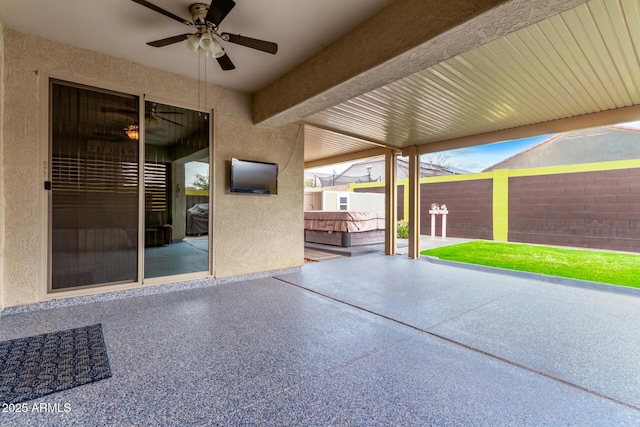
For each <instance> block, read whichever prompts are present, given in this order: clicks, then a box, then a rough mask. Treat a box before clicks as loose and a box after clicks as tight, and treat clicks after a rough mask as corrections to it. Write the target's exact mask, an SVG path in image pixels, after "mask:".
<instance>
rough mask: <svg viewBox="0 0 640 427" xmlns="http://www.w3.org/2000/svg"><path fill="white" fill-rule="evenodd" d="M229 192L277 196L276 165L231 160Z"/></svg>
mask: <svg viewBox="0 0 640 427" xmlns="http://www.w3.org/2000/svg"><path fill="white" fill-rule="evenodd" d="M230 187H231V192H233V193H253V194H278V165H277V164H276V163H266V162H256V161H251V160H241V159H235V158H232V159H231V186H230Z"/></svg>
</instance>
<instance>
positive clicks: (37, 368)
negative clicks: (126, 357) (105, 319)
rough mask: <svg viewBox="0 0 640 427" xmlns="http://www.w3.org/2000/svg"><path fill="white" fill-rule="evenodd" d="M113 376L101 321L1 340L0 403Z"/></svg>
mask: <svg viewBox="0 0 640 427" xmlns="http://www.w3.org/2000/svg"><path fill="white" fill-rule="evenodd" d="M110 376H111V368H110V367H109V359H108V357H107V349H106V347H105V345H104V337H103V336H102V325H100V324H98V325H91V326H85V327H83V328H76V329H68V330H66V331H59V332H52V333H49V334H42V335H35V336H32V337H27V338H19V339H15V340H9V341H2V342H0V403H20V402H24V401H26V400H31V399H36V398H38V397H42V396H46V395H48V394H51V393H55V392H58V391H62V390H68V389H70V388H73V387H77V386H80V385H84V384H88V383H92V382H94V381H98V380H102V379H105V378H109V377H110Z"/></svg>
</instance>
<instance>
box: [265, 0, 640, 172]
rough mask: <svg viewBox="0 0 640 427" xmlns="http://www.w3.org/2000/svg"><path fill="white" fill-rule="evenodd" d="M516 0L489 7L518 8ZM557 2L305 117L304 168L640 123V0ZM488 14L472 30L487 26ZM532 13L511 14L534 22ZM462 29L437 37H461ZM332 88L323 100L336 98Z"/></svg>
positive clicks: (417, 56) (416, 54)
mask: <svg viewBox="0 0 640 427" xmlns="http://www.w3.org/2000/svg"><path fill="white" fill-rule="evenodd" d="M514 3H518V2H506V3H503V4H501V5H500V6H497V7H495V8H494V9H492V11H490V12H496V11H499V9H500V8H501V7H503V8H506V7H511V8H514V7H516V6H520V7H521V6H522V5H514ZM520 3H523V2H520ZM524 3H527V2H524ZM547 3H554V2H547ZM555 3H556V6H557V7H560V6H564V7H565V10H564V11H561V12H560V13H555V14H552V15H549V16H548V17H544V19H541V20H537V21H535V22H534V23H531V24H527V25H522V27H521V28H519V29H517V30H516V31H511V32H508V33H507V34H504V35H500V36H499V37H496V36H495V35H493V39H492V40H490V41H488V42H486V43H483V42H482V40H476V41H475V43H477V46H474V47H473V48H471V49H468V50H464V51H462V50H463V49H464V46H458V48H459V50H461V51H460V52H455V50H454V52H455V54H454V55H450V57H449V58H447V59H445V60H442V61H437V62H434V61H433V57H434V55H427V58H426V59H425V56H424V49H425V48H426V49H429V48H430V49H435V48H436V47H437V46H438V44H437V43H435V45H434V39H431V40H430V41H427V42H425V43H424V44H422V45H421V46H418V47H417V48H415V49H412V50H410V51H409V52H408V55H409V62H411V61H410V60H411V58H413V60H414V61H415V62H417V63H428V62H429V61H431V62H434V63H433V64H431V65H429V66H428V67H425V68H424V69H421V70H419V71H417V72H412V73H410V74H408V75H406V76H405V77H403V78H400V79H398V80H396V81H392V82H387V83H386V84H383V85H381V86H379V87H375V88H372V89H371V90H367V91H365V92H363V93H361V94H358V95H356V96H352V97H349V98H348V99H344V100H342V101H341V102H339V103H337V104H336V105H332V106H328V107H327V108H322V109H319V110H318V111H313V112H312V113H311V114H309V115H307V116H305V117H301V118H300V119H301V120H300V121H301V122H302V123H304V124H305V125H306V132H305V167H313V166H321V165H324V164H330V163H335V162H338V161H346V160H350V159H355V158H361V157H366V156H369V155H375V154H380V153H381V152H383V151H381V148H392V149H397V150H402V149H405V148H407V147H410V146H418V152H419V153H428V152H436V151H440V150H445V149H452V148H461V147H465V146H470V145H478V144H484V143H491V142H498V141H504V140H508V139H517V138H523V137H528V136H534V135H543V134H547V133H555V132H560V131H564V130H571V129H577V128H583V127H592V126H599V125H606V124H612V123H617V122H623V121H633V120H638V119H640V78H639V77H638V76H640V1H638V0H591V1H588V2H582V1H581V2H561V1H558V2H555ZM576 3H579V4H576ZM568 6H570V7H569V8H567V7H568ZM553 11H554V10H553V9H550V8H547V10H544V11H542V12H541V13H547V14H549V13H551V12H553ZM487 15H488V14H487V13H485V14H484V15H483V16H480V17H476V18H474V19H472V20H471V26H472V27H473V26H474V23H475V24H477V25H475V27H478V26H480V27H481V26H482V25H483V24H486V23H490V22H491V19H488V18H487ZM530 15H531V14H530ZM530 15H529V16H517V17H513V16H512V18H513V19H520V21H519V22H520V23H522V22H525V21H527V19H528V20H535V17H533V18H532V17H531V16H530ZM478 23H479V24H478ZM462 27H464V26H458V27H456V28H454V29H453V30H449V31H447V32H444V33H443V34H441V36H442V37H444V36H448V37H452V34H451V32H452V31H453V32H455V31H459V32H462V34H463V35H464V33H465V32H466V31H467V30H465V29H464V28H462ZM474 29H476V30H477V28H474ZM504 31H505V32H506V31H507V30H504ZM496 32H498V30H496ZM489 38H491V37H489ZM435 39H438V37H436V38H435ZM436 42H437V40H436ZM434 46H435V47H434ZM454 48H455V47H452V49H454ZM445 50H446V49H445ZM421 52H422V53H421ZM420 55H422V56H420ZM436 56H437V55H436ZM396 59H397V58H396ZM404 61H407V59H404ZM390 62H393V61H389V62H388V63H386V64H382V65H380V66H379V67H378V68H382V69H384V68H385V67H390V66H391V65H389V63H390ZM383 73H384V71H383ZM357 79H358V77H354V79H352V80H357ZM376 81H380V80H376ZM371 85H373V82H372V83H371ZM360 86H362V84H361V83H360ZM352 87H353V86H346V87H345V89H344V90H345V91H347V92H348V90H350V89H351V88H352ZM336 88H337V89H339V88H340V85H337V86H336V87H334V88H328V89H327V90H325V91H324V94H319V97H322V96H325V95H326V94H330V93H332V94H333V95H335V92H336ZM259 96H260V94H257V98H256V101H257V104H258V107H259V102H260V98H259ZM321 105H322V103H321V102H320V103H316V104H315V106H321ZM304 108H307V109H310V108H313V106H311V107H310V106H309V104H308V103H307V104H306V105H305V107H304ZM294 110H295V108H290V109H289V110H285V109H283V111H284V113H282V112H280V113H279V114H280V115H283V114H284V115H287V114H289V116H290V115H291V114H296V113H295V111H294ZM275 117H276V119H275V122H277V121H278V119H277V115H276V116H275ZM272 120H273V119H272V118H266V119H265V122H267V123H269V122H270V121H272Z"/></svg>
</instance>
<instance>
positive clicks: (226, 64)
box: [216, 53, 236, 71]
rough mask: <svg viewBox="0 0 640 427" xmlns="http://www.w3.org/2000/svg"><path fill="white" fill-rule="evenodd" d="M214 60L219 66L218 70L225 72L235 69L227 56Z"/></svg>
mask: <svg viewBox="0 0 640 427" xmlns="http://www.w3.org/2000/svg"><path fill="white" fill-rule="evenodd" d="M216 59H217V60H218V64H220V68H222V69H223V70H225V71H229V70H233V69H235V68H236V66H235V65H233V62H231V58H229V55H227V54H226V53H225V54H224V55H223V56H221V57H220V58H216Z"/></svg>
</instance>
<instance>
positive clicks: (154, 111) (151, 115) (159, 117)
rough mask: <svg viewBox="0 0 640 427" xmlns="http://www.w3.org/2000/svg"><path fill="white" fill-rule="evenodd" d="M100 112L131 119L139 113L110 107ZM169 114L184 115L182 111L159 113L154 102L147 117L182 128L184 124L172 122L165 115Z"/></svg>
mask: <svg viewBox="0 0 640 427" xmlns="http://www.w3.org/2000/svg"><path fill="white" fill-rule="evenodd" d="M100 111H101V112H103V113H116V114H124V115H127V116H131V117H137V116H138V111H137V110H132V109H128V108H109V107H100ZM167 114H183V113H182V112H181V111H158V105H157V104H156V103H155V102H152V103H151V104H150V105H149V107H148V108H147V112H146V117H147V118H150V119H153V120H154V121H156V122H157V121H159V120H164V121H165V122H169V123H173V124H174V125H178V126H182V123H178V122H176V121H174V120H171V119H169V118H167V117H164V115H167Z"/></svg>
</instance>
